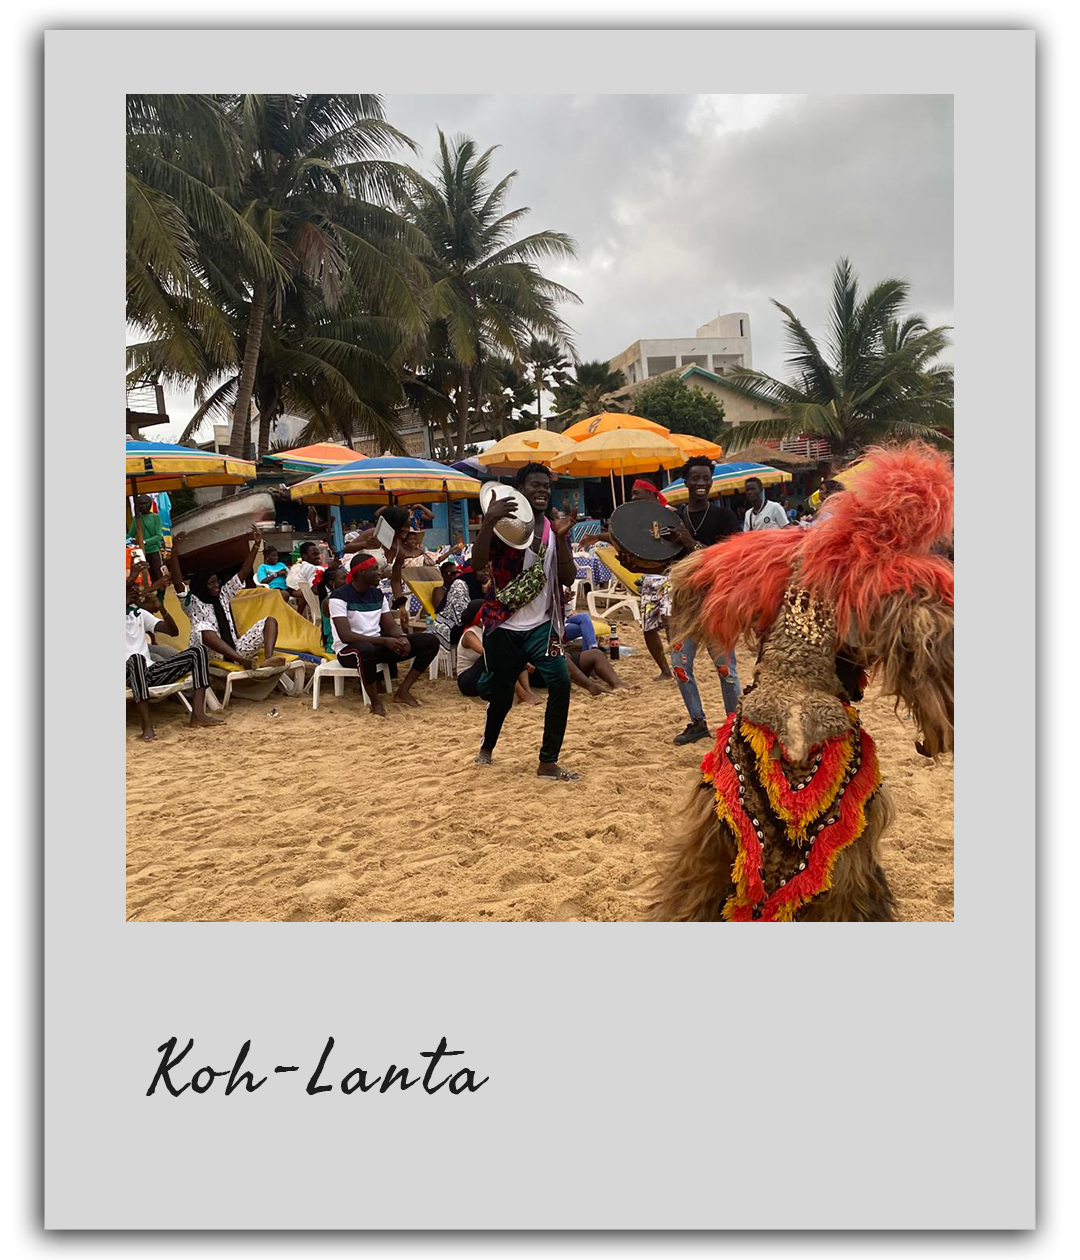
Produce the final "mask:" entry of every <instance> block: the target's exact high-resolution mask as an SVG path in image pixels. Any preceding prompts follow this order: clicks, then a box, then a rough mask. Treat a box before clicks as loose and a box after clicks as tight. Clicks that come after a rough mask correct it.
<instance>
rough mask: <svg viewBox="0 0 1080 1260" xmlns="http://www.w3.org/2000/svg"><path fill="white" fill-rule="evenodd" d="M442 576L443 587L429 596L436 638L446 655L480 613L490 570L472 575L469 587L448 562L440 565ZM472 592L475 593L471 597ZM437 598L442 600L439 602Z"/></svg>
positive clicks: (483, 570)
mask: <svg viewBox="0 0 1080 1260" xmlns="http://www.w3.org/2000/svg"><path fill="white" fill-rule="evenodd" d="M451 572H452V574H453V576H451ZM442 574H443V583H444V585H443V586H441V587H436V588H435V590H434V591H433V592H432V603H433V604H434V605H435V608H436V615H435V635H436V638H438V640H439V645H440V647H443V648H445V649H446V650H447V651H449V650H450V649H451V648H452V647H456V646H457V643H458V640H459V639H460V638H461V636H462V635H463V634H464V633H465V629H466V627H467V626H471V625H472V623H473V622H474V621H475V620H476V618H477V616H478V614H479V612H480V609H481V607H482V605H483V603H484V595H483V588H484V586H485V585H486V583H487V579H488V576H489V570H488V569H482V570H481V572H480V573H477V574H474V575H473V576H474V578H475V581H474V582H472V583H470V582H469V581H468V580H467V578H466V576H465V575H464V574H460V573H458V567H457V565H456V564H454V562H453V561H452V560H449V561H447V563H446V564H444V565H443V567H442ZM474 591H476V592H477V593H476V594H474V593H473V592H474ZM440 595H442V598H441V599H439V598H438V597H439V596H440Z"/></svg>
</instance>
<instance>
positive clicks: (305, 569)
mask: <svg viewBox="0 0 1080 1260" xmlns="http://www.w3.org/2000/svg"><path fill="white" fill-rule="evenodd" d="M318 571H319V566H318V565H316V564H311V563H310V562H309V561H307V560H297V562H296V563H295V564H294V565H293V567H292V568H291V569H290V570H289V571H288V573H286V574H285V585H286V586H287V587H288V588H289V590H290V591H295V590H297V589H299V587H300V584H301V582H306V583H307V585H308V586H310V585H311V583H312V579H313V578H314V577H315V574H316V573H318Z"/></svg>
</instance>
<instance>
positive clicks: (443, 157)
mask: <svg viewBox="0 0 1080 1260" xmlns="http://www.w3.org/2000/svg"><path fill="white" fill-rule="evenodd" d="M494 151H495V150H494V149H493V148H491V149H488V150H486V151H485V152H484V153H478V152H477V148H476V143H475V141H473V140H470V139H468V138H467V137H457V138H455V139H454V140H453V141H452V143H449V144H448V143H447V140H446V137H445V136H444V135H443V133H442V131H441V130H440V131H439V163H438V169H437V171H436V173H435V177H434V179H433V180H429V179H427V178H425V177H424V176H423V175H421V174H419V172H416V171H413V172H412V179H413V190H412V194H411V196H410V197H409V198H408V199H407V202H406V213H407V215H408V217H409V219H410V220H411V222H412V223H413V224H414V225H415V226H416V227H417V228H419V229H420V231H422V232H423V233H424V235H425V236H426V237H427V238H428V240H429V241H430V242H431V246H432V252H431V253H430V254H429V255H428V256H427V257H426V259H425V261H426V263H427V266H428V269H429V275H430V279H431V285H432V299H431V314H432V320H431V324H430V326H429V330H428V338H427V343H426V346H425V347H424V348H419V347H418V349H417V357H418V358H421V359H430V358H441V359H442V361H443V363H444V365H445V364H449V365H451V368H452V371H453V375H454V385H453V392H454V401H455V407H456V411H457V449H458V451H459V452H461V451H463V450H464V448H465V444H466V440H467V437H468V428H469V410H470V406H471V405H472V404H473V403H474V402H475V401H476V400H477V399H479V397H480V389H481V383H482V369H483V363H484V360H485V359H486V358H487V357H488V356H490V355H492V354H494V353H501V354H503V355H506V356H508V357H509V358H511V359H513V360H515V361H521V360H522V359H523V358H524V355H525V354H526V352H527V348H528V345H529V343H530V340H531V339H532V338H533V337H537V336H544V337H548V338H553V339H554V340H555V341H557V342H558V343H559V344H560V345H562V346H564V347H566V348H567V349H568V350H571V349H572V347H571V342H570V332H569V329H568V328H567V326H566V325H565V324H564V323H563V321H562V320H561V319H560V317H559V315H558V314H557V311H556V305H557V303H559V302H577V301H579V299H578V297H577V295H576V294H574V293H571V292H570V290H569V289H566V288H564V287H563V286H562V285H560V284H557V283H556V282H555V281H553V280H549V279H548V278H547V277H545V276H544V275H543V274H542V273H541V271H540V269H539V267H538V266H537V261H538V260H541V259H544V258H552V257H554V258H571V257H573V255H574V250H575V246H574V242H573V241H572V240H571V238H570V237H569V236H567V235H566V234H565V233H562V232H553V231H540V232H534V233H531V234H530V235H528V236H523V237H520V238H519V239H517V240H515V239H513V234H514V229H515V227H516V226H517V224H518V223H519V222H520V221H521V220H522V219H523V218H524V217H525V215H527V214H528V212H529V211H528V207H527V206H522V207H519V208H518V209H515V210H509V211H507V210H505V209H504V203H505V199H506V193H507V190H508V188H509V186H510V183H511V181H512V180H513V179H514V177H515V176H516V174H517V172H516V171H511V173H510V174H509V175H506V176H504V177H503V178H502V179H501V180H499V181H498V183H496V184H495V185H494V186H492V185H491V183H490V180H489V178H488V176H489V170H490V167H491V156H492V154H493V153H494ZM440 370H441V369H440Z"/></svg>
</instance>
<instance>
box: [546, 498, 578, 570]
mask: <svg viewBox="0 0 1080 1260" xmlns="http://www.w3.org/2000/svg"><path fill="white" fill-rule="evenodd" d="M576 520H577V513H576V512H568V513H566V514H565V515H562V514H557V515H556V517H555V519H554V520H553V521H552V522H551V532H552V533H553V534H554V535H555V546H556V548H557V551H556V559H557V560H558V563H559V581H560V582H561V583H562V584H563V586H572V585H573V584H574V578H576V577H577V570H576V569H575V568H574V553H573V551H572V550H571V549H570V527H571V526H572V525H573V523H574V522H575V521H576Z"/></svg>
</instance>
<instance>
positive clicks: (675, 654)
mask: <svg viewBox="0 0 1080 1260" xmlns="http://www.w3.org/2000/svg"><path fill="white" fill-rule="evenodd" d="M696 655H697V643H696V642H695V641H694V640H693V639H680V640H677V641H676V642H675V643H673V644H672V645H671V668H672V670H673V671H674V673H675V681H676V682H677V683H678V684H679V692H680V694H681V695H682V698H683V704H685V705H686V711H687V713H689V714H690V720H691V721H692V722H704V721H705V710H704V709H703V708H702V707H701V696H700V695H699V694H698V689H697V682H696V681H695V679H694V657H695V656H696ZM713 664H714V665H715V666H716V672H717V673H718V674H719V675H720V690H721V691H722V692H723V695H724V708H725V709H726V710H727V712H728V713H734V712H735V707H736V705H737V704H738V703H739V673H738V670H737V668H736V665H735V653H734V652H731V653H730V654H729V653H727V652H718V653H717V654H716V656H714V657H713ZM725 665H726V666H727V673H726V674H723V673H721V672H720V671H721V667H722V666H725Z"/></svg>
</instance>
